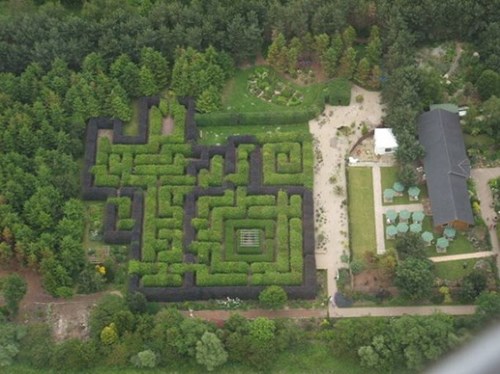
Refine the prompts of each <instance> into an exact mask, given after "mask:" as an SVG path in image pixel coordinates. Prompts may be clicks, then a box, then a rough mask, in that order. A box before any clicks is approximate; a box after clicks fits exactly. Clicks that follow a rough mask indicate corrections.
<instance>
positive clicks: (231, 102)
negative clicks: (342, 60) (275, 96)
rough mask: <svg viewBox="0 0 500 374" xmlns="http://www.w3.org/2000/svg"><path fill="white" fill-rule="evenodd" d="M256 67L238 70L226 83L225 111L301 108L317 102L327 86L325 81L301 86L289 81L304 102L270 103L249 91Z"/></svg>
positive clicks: (290, 109)
mask: <svg viewBox="0 0 500 374" xmlns="http://www.w3.org/2000/svg"><path fill="white" fill-rule="evenodd" d="M255 69H257V67H252V68H248V69H244V70H238V71H237V72H236V74H235V76H234V77H233V78H232V79H231V80H230V81H229V82H228V83H227V84H226V87H225V88H224V91H223V94H222V108H223V109H222V110H223V111H227V112H269V111H273V112H276V111H296V110H301V109H304V108H308V107H310V106H311V105H314V104H316V103H317V102H318V99H319V97H320V96H321V95H322V94H323V89H324V88H325V84H323V83H315V84H311V85H308V86H299V85H297V84H295V83H293V82H290V81H287V83H288V84H290V85H291V86H292V87H293V88H294V89H296V90H297V91H299V92H300V93H301V94H302V95H303V96H304V100H303V102H302V103H301V104H300V105H296V106H289V107H287V106H283V105H278V104H274V103H270V102H267V101H265V100H262V99H260V98H258V97H256V96H254V95H252V94H251V93H250V92H249V91H248V78H249V76H250V75H251V74H252V73H253V72H254V71H255ZM270 69H271V68H270ZM281 79H282V78H281ZM282 80H284V79H282Z"/></svg>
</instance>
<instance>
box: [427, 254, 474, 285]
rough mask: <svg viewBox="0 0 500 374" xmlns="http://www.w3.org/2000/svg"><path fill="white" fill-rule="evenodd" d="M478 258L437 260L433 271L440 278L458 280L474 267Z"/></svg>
mask: <svg viewBox="0 0 500 374" xmlns="http://www.w3.org/2000/svg"><path fill="white" fill-rule="evenodd" d="M478 260H479V259H469V260H455V261H446V262H437V263H435V264H434V272H435V273H436V276H437V277H439V278H441V279H448V280H450V281H455V280H459V279H462V278H463V277H465V276H466V275H467V274H469V273H470V272H471V271H472V270H473V269H474V265H475V263H476V262H477V261H478Z"/></svg>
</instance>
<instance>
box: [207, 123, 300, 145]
mask: <svg viewBox="0 0 500 374" xmlns="http://www.w3.org/2000/svg"><path fill="white" fill-rule="evenodd" d="M289 131H300V132H306V133H307V132H309V126H308V125H307V124H306V123H300V124H290V125H283V126H210V127H204V128H202V129H200V137H199V139H198V144H206V145H214V144H224V143H225V141H226V139H227V137H228V136H231V135H258V134H263V133H268V134H271V133H280V132H289Z"/></svg>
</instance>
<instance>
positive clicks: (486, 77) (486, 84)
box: [476, 69, 500, 100]
mask: <svg viewBox="0 0 500 374" xmlns="http://www.w3.org/2000/svg"><path fill="white" fill-rule="evenodd" d="M476 87H477V92H478V93H479V96H480V97H481V100H488V99H489V98H490V97H491V96H493V95H495V96H497V97H500V75H499V74H498V73H496V72H494V71H493V70H489V69H486V70H484V71H483V72H482V73H481V75H480V76H479V78H478V80H477V82H476Z"/></svg>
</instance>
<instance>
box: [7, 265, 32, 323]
mask: <svg viewBox="0 0 500 374" xmlns="http://www.w3.org/2000/svg"><path fill="white" fill-rule="evenodd" d="M26 291H27V285H26V281H25V280H24V278H23V277H21V276H20V275H19V274H17V273H14V274H10V275H9V276H7V277H6V278H4V279H3V285H2V293H3V297H4V299H5V306H6V308H7V311H8V312H9V314H10V315H11V316H16V315H17V312H18V311H19V303H20V301H21V300H22V299H23V297H24V295H26Z"/></svg>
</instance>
